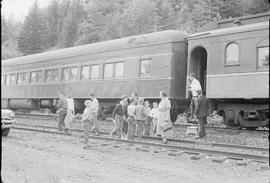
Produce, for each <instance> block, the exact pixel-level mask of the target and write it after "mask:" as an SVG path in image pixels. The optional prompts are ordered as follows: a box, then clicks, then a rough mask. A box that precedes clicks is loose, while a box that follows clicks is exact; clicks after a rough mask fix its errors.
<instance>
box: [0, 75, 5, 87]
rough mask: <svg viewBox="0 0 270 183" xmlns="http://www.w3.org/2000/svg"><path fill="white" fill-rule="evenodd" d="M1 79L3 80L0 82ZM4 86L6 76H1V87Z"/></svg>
mask: <svg viewBox="0 0 270 183" xmlns="http://www.w3.org/2000/svg"><path fill="white" fill-rule="evenodd" d="M2 77H3V80H2ZM5 84H6V74H1V86H2V85H3V86H4V85H5Z"/></svg>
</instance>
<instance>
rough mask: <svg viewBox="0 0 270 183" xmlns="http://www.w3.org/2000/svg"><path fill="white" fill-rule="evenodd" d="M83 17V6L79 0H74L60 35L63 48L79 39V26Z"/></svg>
mask: <svg viewBox="0 0 270 183" xmlns="http://www.w3.org/2000/svg"><path fill="white" fill-rule="evenodd" d="M82 18H83V7H82V5H81V3H80V1H79V0H73V1H72V3H71V6H70V8H69V10H68V14H67V17H65V19H64V24H63V29H62V33H61V37H60V42H59V44H60V46H61V47H63V48H67V47H72V46H74V43H75V41H76V40H77V39H78V26H79V24H80V22H81V21H82Z"/></svg>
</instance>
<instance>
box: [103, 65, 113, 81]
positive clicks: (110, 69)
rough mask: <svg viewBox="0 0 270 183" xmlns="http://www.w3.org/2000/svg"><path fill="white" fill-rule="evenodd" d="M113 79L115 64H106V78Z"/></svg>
mask: <svg viewBox="0 0 270 183" xmlns="http://www.w3.org/2000/svg"><path fill="white" fill-rule="evenodd" d="M112 77H113V64H105V65H104V78H112Z"/></svg>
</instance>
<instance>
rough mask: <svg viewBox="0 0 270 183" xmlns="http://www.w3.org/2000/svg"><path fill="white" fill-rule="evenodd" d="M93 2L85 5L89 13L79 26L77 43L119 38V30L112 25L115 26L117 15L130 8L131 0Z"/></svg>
mask: <svg viewBox="0 0 270 183" xmlns="http://www.w3.org/2000/svg"><path fill="white" fill-rule="evenodd" d="M91 2H92V3H89V4H86V5H85V7H84V11H85V12H86V14H87V15H86V16H85V17H84V20H83V22H82V23H81V24H80V26H79V38H78V40H77V41H76V45H80V44H87V43H93V42H97V41H102V40H106V39H113V38H119V36H118V33H117V30H116V29H115V27H114V28H112V27H111V26H114V23H113V21H114V20H115V19H116V17H117V16H118V15H121V14H122V13H123V11H124V9H126V8H128V6H129V4H130V1H129V0H92V1H91ZM110 27H111V28H110ZM105 29H106V30H105Z"/></svg>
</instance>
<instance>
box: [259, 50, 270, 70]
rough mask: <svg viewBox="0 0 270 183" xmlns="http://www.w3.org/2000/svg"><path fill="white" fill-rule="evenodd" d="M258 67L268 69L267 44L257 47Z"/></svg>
mask: <svg viewBox="0 0 270 183" xmlns="http://www.w3.org/2000/svg"><path fill="white" fill-rule="evenodd" d="M257 60H258V67H259V68H262V69H263V68H265V69H269V46H265V47H258V58H257Z"/></svg>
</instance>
